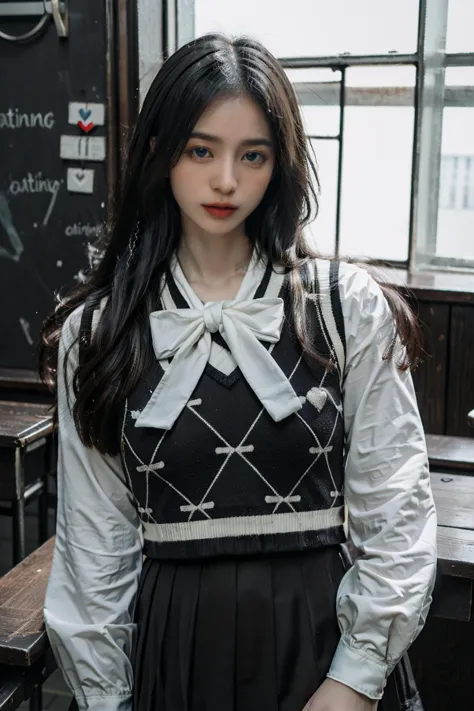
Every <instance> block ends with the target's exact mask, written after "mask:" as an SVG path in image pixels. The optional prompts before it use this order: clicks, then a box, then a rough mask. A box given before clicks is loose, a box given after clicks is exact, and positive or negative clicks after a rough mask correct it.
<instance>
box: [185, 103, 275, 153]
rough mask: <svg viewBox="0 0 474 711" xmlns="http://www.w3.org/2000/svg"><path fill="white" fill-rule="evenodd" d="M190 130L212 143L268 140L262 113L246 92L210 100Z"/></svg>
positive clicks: (267, 126)
mask: <svg viewBox="0 0 474 711" xmlns="http://www.w3.org/2000/svg"><path fill="white" fill-rule="evenodd" d="M193 133H201V134H207V135H208V136H212V137H213V138H214V139H217V140H216V142H219V141H220V142H228V141H230V142H232V143H244V142H248V141H251V140H254V139H265V140H267V141H268V140H271V130H270V126H269V123H268V121H267V118H266V116H265V114H264V112H263V111H262V109H261V108H260V106H258V104H256V103H255V101H253V99H251V98H250V97H249V96H246V95H239V96H223V97H219V98H217V99H215V100H214V101H212V102H211V103H210V104H209V105H208V106H207V108H206V109H205V111H204V112H203V113H202V114H201V116H200V117H199V119H198V121H197V122H196V125H195V126H194V129H193Z"/></svg>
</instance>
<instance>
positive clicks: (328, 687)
mask: <svg viewBox="0 0 474 711" xmlns="http://www.w3.org/2000/svg"><path fill="white" fill-rule="evenodd" d="M376 708H377V701H374V700H373V699H369V698H368V697H367V696H363V695H362V694H359V692H358V691H354V689H351V688H350V687H349V686H346V685H345V684H341V683H339V682H338V681H334V679H325V680H324V681H323V683H322V684H321V686H320V687H319V689H318V690H317V691H316V693H314V694H313V696H312V697H311V698H310V700H309V701H308V703H307V704H306V706H305V707H304V709H303V711H375V709H376Z"/></svg>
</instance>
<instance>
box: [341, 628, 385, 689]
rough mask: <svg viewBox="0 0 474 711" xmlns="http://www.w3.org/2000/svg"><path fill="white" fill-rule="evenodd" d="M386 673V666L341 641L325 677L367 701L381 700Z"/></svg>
mask: <svg viewBox="0 0 474 711" xmlns="http://www.w3.org/2000/svg"><path fill="white" fill-rule="evenodd" d="M388 672H389V670H388V666H387V664H385V663H384V662H378V661H376V660H375V659H374V658H373V657H371V656H369V655H367V654H364V651H363V650H362V649H361V650H359V649H354V648H353V647H349V646H348V645H347V644H346V642H344V640H342V639H341V640H340V641H339V644H338V647H337V649H336V653H335V654H334V657H333V659H332V662H331V667H330V669H329V672H328V674H327V676H328V677H329V678H330V679H334V680H335V681H340V682H341V684H345V685H346V686H350V687H351V689H354V690H355V691H358V692H359V693H360V694H364V695H365V696H368V697H369V699H381V698H382V695H383V690H384V688H385V684H386V683H387V676H388Z"/></svg>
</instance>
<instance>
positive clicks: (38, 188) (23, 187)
mask: <svg viewBox="0 0 474 711" xmlns="http://www.w3.org/2000/svg"><path fill="white" fill-rule="evenodd" d="M61 182H62V181H61V180H51V179H50V178H46V177H44V176H43V173H42V172H41V171H39V172H38V173H35V174H34V175H33V173H30V172H28V173H27V174H26V176H25V177H24V178H21V180H12V181H11V183H10V187H9V192H10V194H11V195H21V194H23V193H31V194H33V193H51V194H53V193H57V192H58V191H59V188H60V187H61Z"/></svg>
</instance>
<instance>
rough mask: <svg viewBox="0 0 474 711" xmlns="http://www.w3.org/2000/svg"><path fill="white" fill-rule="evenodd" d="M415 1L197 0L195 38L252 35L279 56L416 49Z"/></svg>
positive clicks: (379, 52) (380, 52)
mask: <svg viewBox="0 0 474 711" xmlns="http://www.w3.org/2000/svg"><path fill="white" fill-rule="evenodd" d="M417 23H418V2H417V0H397V2H380V0H331V1H330V2H329V0H293V1H292V2H281V3H276V2H275V0H258V1H257V2H256V0H238V2H228V1H224V0H195V31H196V36H199V35H202V34H204V33H206V32H211V31H216V30H217V31H222V32H227V33H231V34H248V35H251V36H253V37H256V38H257V39H259V40H261V41H262V42H263V43H264V44H265V45H266V46H267V47H268V48H269V49H270V50H271V51H272V52H273V53H274V54H276V55H277V56H279V57H301V56H326V55H335V54H341V53H343V52H350V53H351V54H385V53H387V52H404V53H409V52H414V51H415V49H416V37H417Z"/></svg>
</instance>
